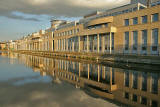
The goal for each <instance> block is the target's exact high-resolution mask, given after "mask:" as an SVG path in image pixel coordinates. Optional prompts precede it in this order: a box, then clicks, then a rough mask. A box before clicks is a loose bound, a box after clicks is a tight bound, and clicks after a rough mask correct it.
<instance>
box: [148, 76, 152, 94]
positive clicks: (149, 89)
mask: <svg viewBox="0 0 160 107" xmlns="http://www.w3.org/2000/svg"><path fill="white" fill-rule="evenodd" d="M151 80H152V77H151V74H150V73H149V74H147V92H151V87H152V85H151V83H152V81H151Z"/></svg>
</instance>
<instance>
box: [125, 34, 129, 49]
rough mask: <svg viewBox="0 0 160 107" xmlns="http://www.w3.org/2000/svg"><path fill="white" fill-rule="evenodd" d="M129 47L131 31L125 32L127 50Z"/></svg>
mask: <svg viewBox="0 0 160 107" xmlns="http://www.w3.org/2000/svg"><path fill="white" fill-rule="evenodd" d="M128 49H129V32H125V50H128Z"/></svg>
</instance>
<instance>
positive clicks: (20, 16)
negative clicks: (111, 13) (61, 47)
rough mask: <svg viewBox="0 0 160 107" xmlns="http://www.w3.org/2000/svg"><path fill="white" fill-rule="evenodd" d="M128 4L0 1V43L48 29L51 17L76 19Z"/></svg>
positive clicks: (123, 1) (104, 0)
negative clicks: (97, 11)
mask: <svg viewBox="0 0 160 107" xmlns="http://www.w3.org/2000/svg"><path fill="white" fill-rule="evenodd" d="M129 2H130V0H0V41H4V40H16V39H19V38H21V37H23V36H26V35H28V34H30V33H32V32H37V31H39V30H40V29H46V28H49V27H50V20H51V18H52V17H54V18H56V19H63V20H70V21H73V20H79V19H80V18H81V17H82V16H84V15H86V14H88V13H90V12H93V11H96V10H102V11H103V10H107V9H110V8H113V7H116V6H120V5H124V4H127V3H129ZM113 3H114V5H112V4H113Z"/></svg>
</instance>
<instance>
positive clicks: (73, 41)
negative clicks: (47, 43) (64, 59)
mask: <svg viewBox="0 0 160 107" xmlns="http://www.w3.org/2000/svg"><path fill="white" fill-rule="evenodd" d="M74 45H75V44H74V38H72V51H73V52H74Z"/></svg>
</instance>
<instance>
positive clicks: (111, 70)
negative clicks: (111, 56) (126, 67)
mask: <svg viewBox="0 0 160 107" xmlns="http://www.w3.org/2000/svg"><path fill="white" fill-rule="evenodd" d="M109 72H110V85H112V67H110V71H109Z"/></svg>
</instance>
